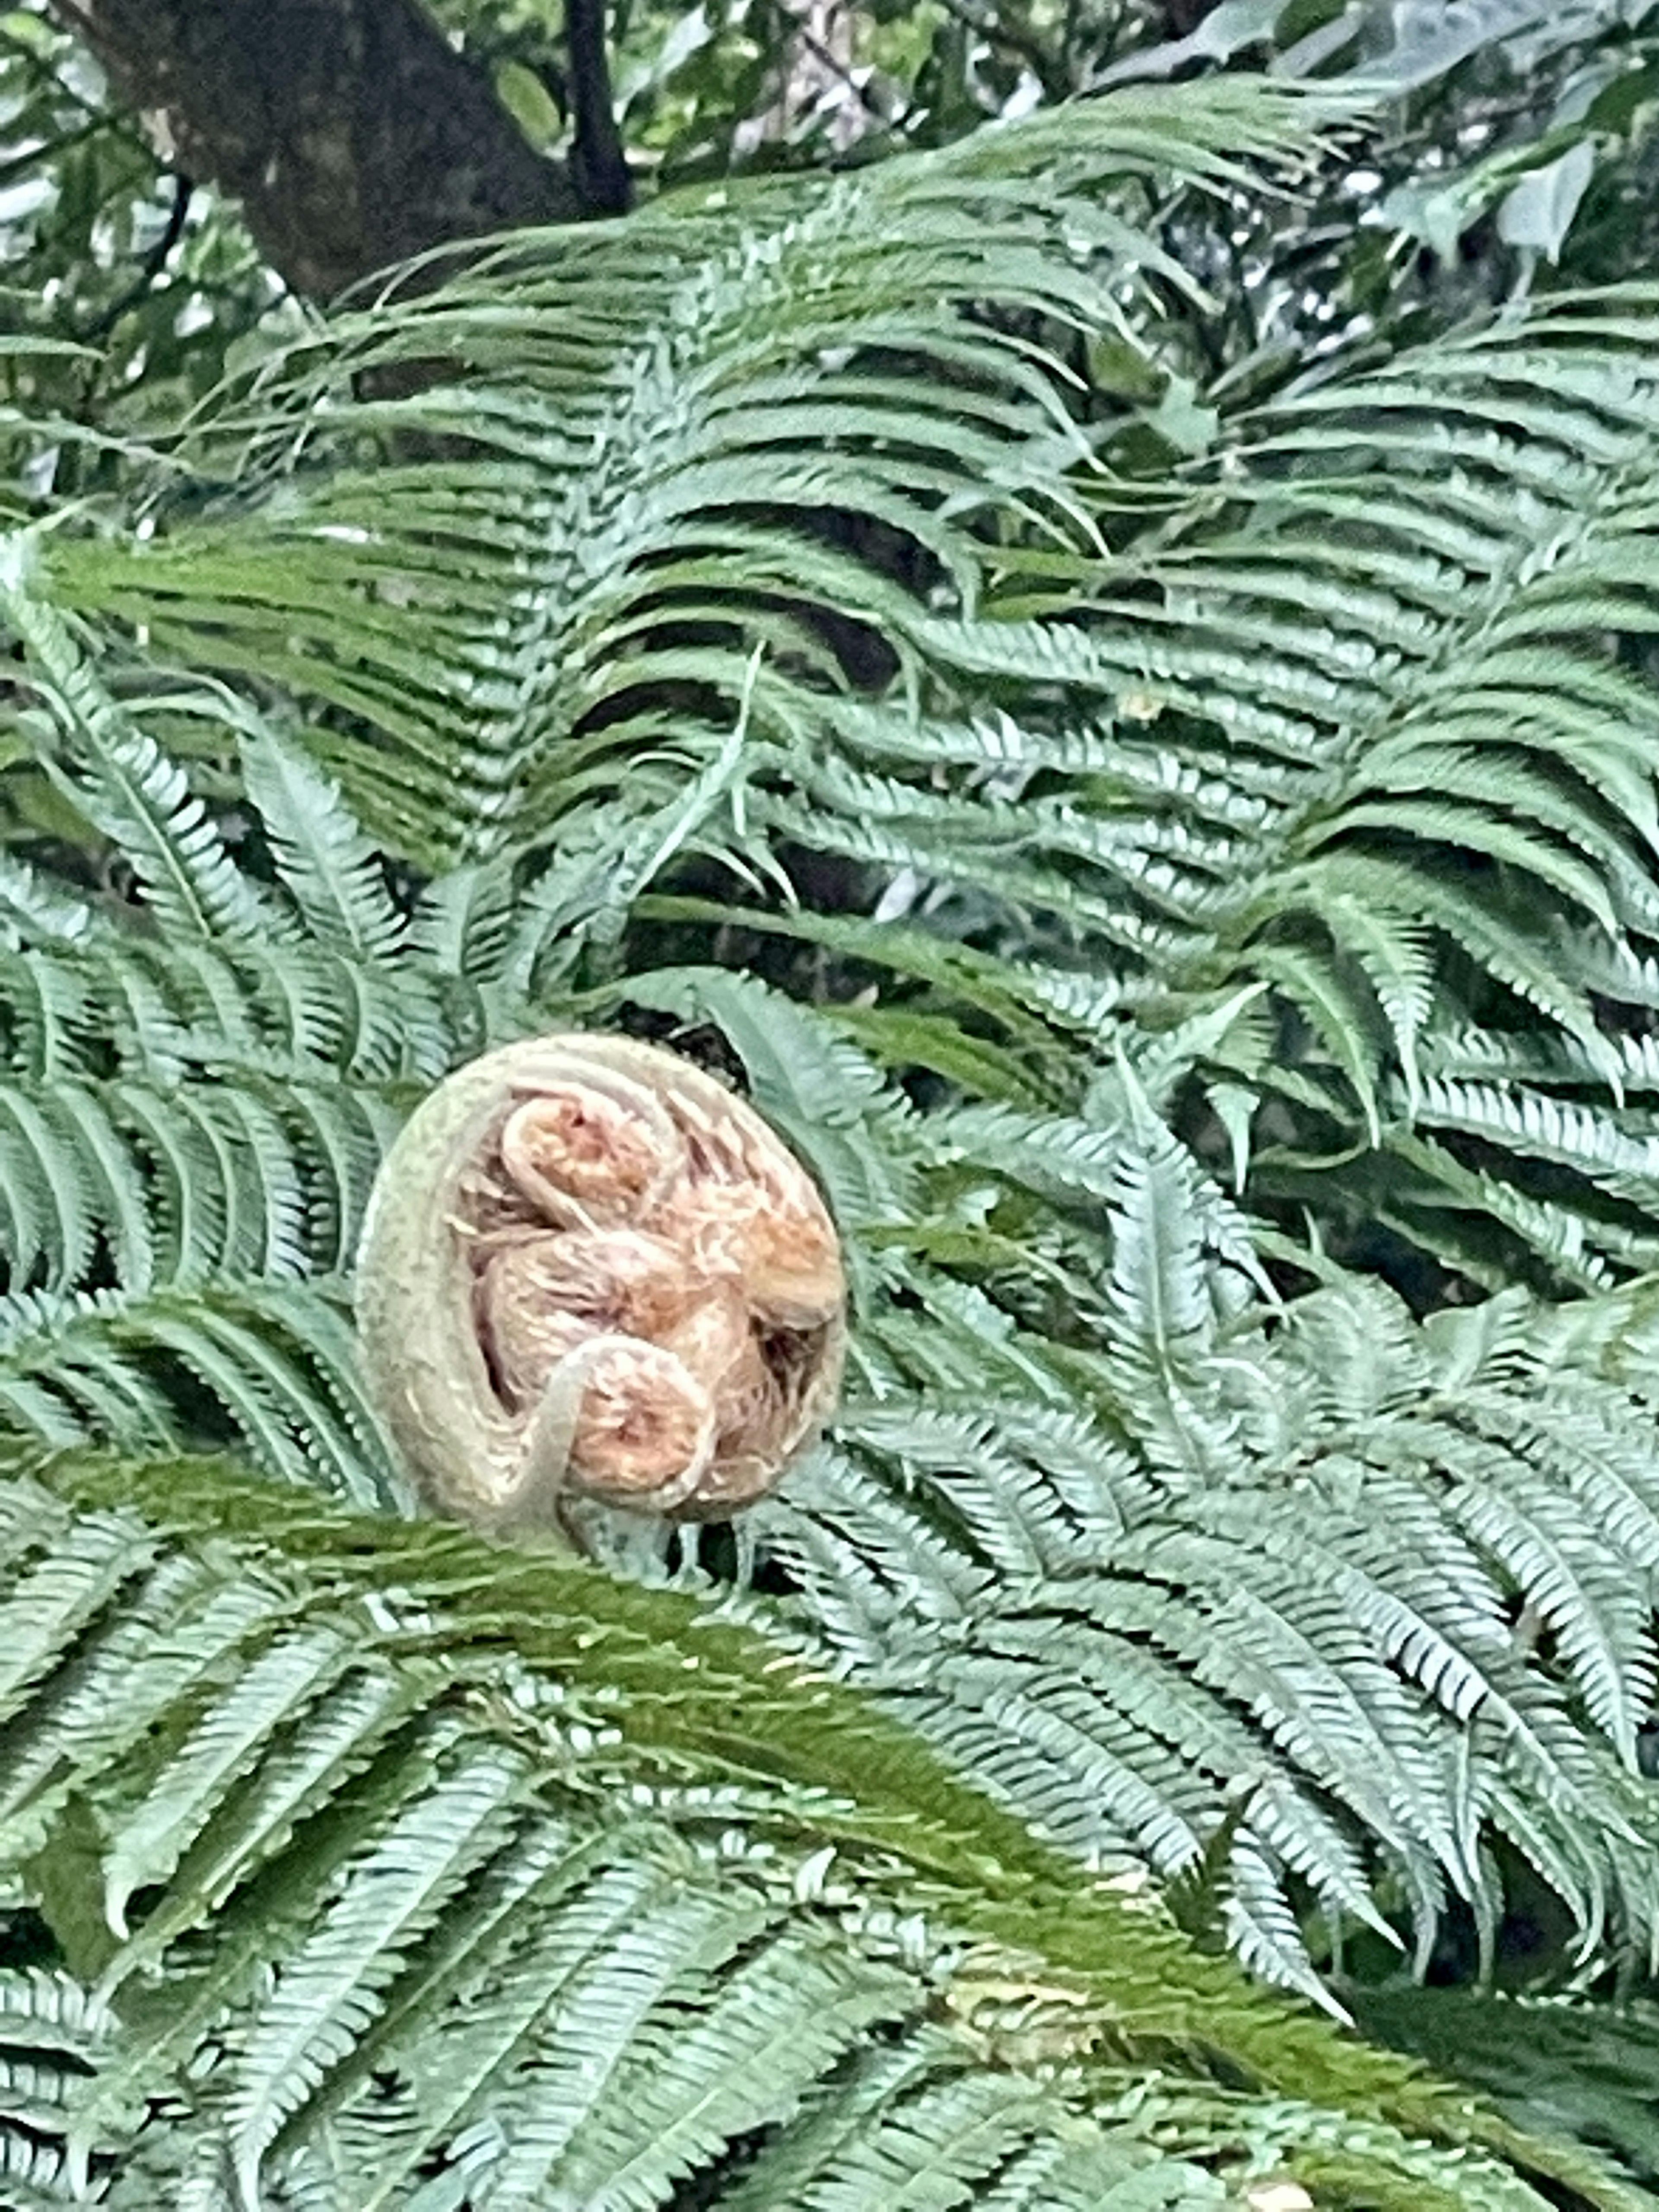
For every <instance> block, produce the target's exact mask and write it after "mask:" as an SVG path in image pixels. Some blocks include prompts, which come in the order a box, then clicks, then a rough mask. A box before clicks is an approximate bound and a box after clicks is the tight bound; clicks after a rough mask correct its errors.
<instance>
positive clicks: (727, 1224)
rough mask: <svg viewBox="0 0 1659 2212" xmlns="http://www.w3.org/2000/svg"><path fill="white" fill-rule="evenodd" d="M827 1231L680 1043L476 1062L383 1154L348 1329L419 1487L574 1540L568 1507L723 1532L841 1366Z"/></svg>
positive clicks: (781, 1165) (785, 1160)
mask: <svg viewBox="0 0 1659 2212" xmlns="http://www.w3.org/2000/svg"><path fill="white" fill-rule="evenodd" d="M844 1304H845V1286H844V1280H843V1276H842V1261H841V1252H840V1247H839V1243H838V1242H837V1239H836V1231H835V1229H834V1226H833V1225H832V1224H831V1222H830V1219H829V1214H828V1212H827V1211H826V1210H825V1207H824V1205H823V1200H822V1199H821V1198H820V1197H819V1195H818V1193H817V1189H816V1188H815V1187H814V1186H813V1184H812V1182H811V1179H810V1178H809V1177H808V1176H807V1175H806V1173H805V1170H804V1169H803V1168H802V1167H801V1166H800V1165H799V1163H798V1162H797V1161H796V1160H795V1158H793V1155H792V1154H791V1153H790V1152H787V1150H786V1149H785V1147H784V1146H783V1144H782V1142H781V1140H780V1139H779V1138H778V1137H776V1136H775V1134H774V1133H773V1132H772V1130H771V1129H770V1128H769V1127H768V1126H767V1125H766V1123H765V1122H764V1121H762V1120H761V1119H760V1117H759V1115H757V1114H756V1113H754V1112H753V1110H752V1109H750V1108H749V1107H748V1106H746V1105H745V1104H744V1103H743V1102H742V1101H741V1100H740V1099H738V1098H736V1097H732V1094H731V1093H730V1092H729V1091H726V1089H725V1088H724V1086H723V1085H720V1083H718V1082H716V1081H715V1080H714V1078H713V1077H711V1076H708V1075H706V1074H704V1073H702V1072H701V1071H700V1070H698V1069H696V1068H695V1067H693V1066H690V1065H689V1063H687V1062H686V1061H684V1060H681V1059H679V1058H678V1057H677V1056H676V1055H675V1054H671V1053H668V1052H664V1051H660V1050H658V1049H657V1048H654V1047H652V1046H647V1045H641V1044H636V1043H634V1042H631V1041H629V1040H627V1039H624V1038H618V1037H605V1036H582V1035H577V1034H574V1033H573V1034H569V1035H565V1036H548V1037H540V1038H536V1039H532V1040H530V1041H528V1042H524V1043H520V1044H513V1045H508V1046H506V1047H504V1048H502V1049H501V1050H499V1051H496V1052H492V1053H489V1054H485V1055H484V1056H483V1058H482V1059H480V1060H474V1061H472V1062H471V1064H470V1065H469V1066H465V1067H464V1068H462V1069H460V1070H459V1072H458V1073H455V1074H454V1075H453V1076H451V1077H450V1078H449V1079H448V1080H447V1082H445V1083H444V1084H442V1085H441V1086H440V1088H439V1089H438V1090H437V1091H435V1092H434V1093H433V1095H432V1097H429V1098H428V1099H427V1100H426V1102H425V1103H423V1104H422V1106H421V1108H420V1109H418V1111H417V1112H416V1114H415V1115H414V1117H413V1118H412V1120H411V1121H410V1123H409V1125H408V1127H406V1128H405V1129H404V1132H403V1133H402V1135H401V1136H400V1137H399V1138H398V1141H397V1143H396V1144H395V1145H394V1146H392V1151H391V1152H390V1153H389V1154H388V1155H387V1157H386V1162H385V1164H384V1165H383V1166H382V1168H381V1170H380V1176H379V1177H378V1179H377V1181H376V1183H375V1187H374V1196H373V1198H372V1200H371V1202H370V1206H369V1212H368V1221H367V1224H366V1226H365V1230H364V1235H363V1242H362V1255H361V1258H360V1264H359V1274H358V1291H357V1306H358V1321H359V1327H360V1332H361V1336H362V1348H363V1360H364V1367H365V1370H366V1374H367V1377H368V1385H369V1389H370V1391H371V1394H372V1395H373V1397H374V1401H375V1403H376V1405H377V1407H378V1408H379V1410H380V1414H381V1417H382V1419H384V1421H385V1422H386V1426H387V1428H388V1429H389V1431H391V1434H392V1437H393V1439H394V1441H395V1442H396V1443H397V1445H398V1449H399V1451H400V1452H401V1454H402V1455H403V1457H404V1460H405V1462H407V1464H408V1467H409V1469H410V1474H411V1475H412V1476H413V1478H414V1480H415V1481H416V1484H417V1486H419V1488H420V1490H421V1492H422V1494H423V1496H425V1497H426V1498H428V1500H429V1501H430V1502H431V1503H432V1504H435V1505H436V1506H437V1507H438V1508H439V1509H440V1510H442V1511H444V1512H447V1513H450V1514H453V1515H454V1516H457V1517H459V1518H460V1519H463V1520H465V1521H469V1522H471V1523H472V1524H473V1525H474V1526H476V1527H479V1528H488V1529H492V1530H495V1531H498V1532H503V1531H510V1530H513V1529H528V1528H551V1529H554V1530H558V1531H562V1533H563V1534H566V1535H567V1536H571V1537H574V1534H575V1531H574V1528H573V1527H572V1524H571V1522H570V1521H569V1519H568V1509H569V1505H570V1503H571V1501H572V1500H573V1499H575V1498H592V1499H595V1500H598V1501H599V1502H601V1503H603V1504H609V1505H613V1506H621V1507H623V1508H626V1509H629V1510H634V1511H643V1512H648V1513H657V1514H664V1515H669V1516H673V1517H675V1518H678V1519H686V1520H703V1519H717V1518H720V1517H722V1516H725V1515H726V1514H729V1513H732V1512H734V1511H737V1510H739V1509H741V1508H742V1507H743V1506H744V1505H747V1504H752V1503H753V1502H754V1500H756V1499H757V1498H761V1497H763V1496H764V1495H765V1494H766V1493H767V1492H769V1491H770V1490H771V1489H772V1488H774V1487H775V1485H776V1483H777V1481H778V1480H779V1479H780V1477H781V1474H782V1473H783V1471H784V1469H785V1468H787V1466H788V1465H789V1463H790V1462H792V1461H793V1459H794V1458H795V1457H796V1456H797V1455H799V1452H800V1451H801V1450H802V1449H804V1447H805V1445H806V1444H807V1443H809V1442H810V1441H811V1438H812V1437H814V1436H815V1435H816V1433H817V1430H818V1428H819V1427H820V1425H822V1423H823V1419H824V1418H825V1416H826V1414H827V1413H828V1411H829V1407H830V1404H831V1402H832V1401H833V1398H834V1395H835V1392H836V1386H837V1383H838V1382H839V1378H840V1370H841V1360H842V1340H843V1336H844V1319H843V1310H844Z"/></svg>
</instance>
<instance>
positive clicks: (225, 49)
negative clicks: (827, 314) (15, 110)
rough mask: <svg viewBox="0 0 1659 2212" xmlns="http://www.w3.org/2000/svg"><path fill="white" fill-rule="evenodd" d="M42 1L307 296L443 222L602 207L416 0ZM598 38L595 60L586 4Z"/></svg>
mask: <svg viewBox="0 0 1659 2212" xmlns="http://www.w3.org/2000/svg"><path fill="white" fill-rule="evenodd" d="M52 5H53V7H54V9H56V12H57V13H58V15H59V16H60V17H61V18H62V19H63V20H64V22H66V23H67V24H68V25H69V26H70V27H71V28H72V29H74V30H76V31H77V32H78V33H80V34H81V36H82V38H83V39H84V40H86V42H87V44H88V46H90V47H91V48H92V50H93V52H94V53H95V54H96V55H97V57H98V58H99V59H100V61H101V62H102V64H104V67H105V68H106V70H107V71H108V72H109V76H110V80H111V82H112V85H113V86H114V88H115V89H116V91H117V93H118V95H119V96H120V97H121V98H122V99H123V100H125V101H127V102H129V103H130V104H131V106H134V107H136V108H138V109H140V110H142V111H143V112H145V113H146V114H147V115H149V116H151V117H154V118H156V119H157V120H158V121H159V123H160V125H161V127H162V128H163V130H164V131H165V132H166V135H167V138H168V139H169V140H170V141H171V147H172V151H171V153H170V155H169V159H170V160H173V161H174V162H175V163H176V166H177V167H179V169H181V170H183V171H185V172H187V173H189V174H190V175H191V176H194V177H197V178H202V179H208V178H210V179H212V180H213V182H214V183H216V185H219V186H220V187H221V188H222V190H223V191H227V192H230V193H234V195H235V197H237V198H238V199H240V202H241V204H242V208H243V211H244V213H245V215H246V218H247V222H248V226H249V228H251V229H252V233H253V235H254V237H255V239H256V240H258V245H259V249H260V251H261V252H263V253H264V255H265V257H266V258H267V259H268V260H269V261H270V263H271V264H272V266H273V267H274V268H276V270H278V271H280V273H281V274H282V276H284V277H285V278H286V279H287V281H288V283H289V284H290V285H291V286H292V287H293V288H294V289H295V291H296V292H301V293H304V294H306V295H308V296H309V297H311V298H313V299H326V298H329V297H331V296H332V295H334V294H335V293H337V292H340V291H343V289H345V288H346V287H347V286H348V285H349V284H353V283H356V282H357V281H358V280H359V279H360V278H362V277H364V276H369V275H371V274H372V273H373V272H374V270H377V269H382V268H385V267H386V265H387V264H390V263H392V262H394V261H401V260H404V259H406V258H408V257H409V256H410V255H411V254H416V253H422V252H426V251H428V249H429V248H431V247H433V246H441V245H445V244H447V243H448V242H449V241H451V240H455V239H461V238H472V237H477V236H479V235H480V234H483V233H485V232H489V231H495V230H509V229H513V228H517V227H518V226H519V225H520V224H524V223H532V222H571V221H574V220H575V219H576V218H578V217H579V216H584V215H591V214H593V213H596V212H600V211H608V208H606V209H605V210H601V208H600V206H599V205H598V204H596V203H598V202H599V200H600V198H601V194H600V192H599V191H597V190H596V191H594V192H593V195H592V197H589V196H588V193H587V191H585V190H584V189H583V187H582V186H580V185H578V183H577V181H576V180H575V179H574V177H573V176H572V175H571V174H570V173H569V172H568V171H567V170H566V169H564V168H563V167H561V166H560V165H559V164H558V163H556V162H553V161H544V159H543V158H542V157H541V155H538V154H537V153H536V152H535V151H534V149H532V147H531V146H530V144H529V143H527V141H526V139H525V138H524V137H522V135H521V134H520V131H519V129H518V126H517V125H516V124H515V123H514V122H513V118H512V117H511V116H510V115H509V114H508V113H507V110H506V109H505V108H504V107H503V106H502V105H501V102H500V100H497V99H496V97H495V89H494V87H493V86H492V85H491V84H490V83H489V80H488V78H487V77H486V76H483V73H482V72H481V71H480V70H478V68H477V65H476V64H474V63H473V62H472V61H471V60H470V59H468V58H467V57H465V55H462V54H459V53H457V52H455V50H454V49H453V47H452V46H450V45H449V43H448V41H447V40H446V39H445V38H444V36H443V34H442V33H441V31H440V30H439V29H438V27H437V26H436V24H435V23H434V22H433V21H432V20H431V18H430V17H429V16H428V15H426V13H425V12H424V10H423V9H422V8H421V7H420V6H419V5H418V4H417V0H52ZM599 38H600V47H599V56H600V63H601V66H602V67H603V58H604V46H603V22H602V21H601V24H600V27H599ZM573 46H574V40H573ZM573 61H574V53H573ZM577 112H578V114H579V115H580V114H581V113H582V112H583V105H582V103H581V101H580V98H579V101H578V108H577ZM610 115H611V106H610V94H609V81H608V73H607V76H606V82H605V116H606V117H607V118H609V117H610ZM590 127H591V124H590ZM611 132H612V137H613V138H614V134H615V125H614V122H613V123H612V124H611ZM617 157H618V159H620V149H619V148H618V149H617ZM602 166H603V165H601V167H602ZM594 181H595V183H596V184H598V183H599V181H601V180H600V179H595V180H594Z"/></svg>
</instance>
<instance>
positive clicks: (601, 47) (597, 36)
mask: <svg viewBox="0 0 1659 2212" xmlns="http://www.w3.org/2000/svg"><path fill="white" fill-rule="evenodd" d="M564 26H565V44H566V47H567V49H568V56H569V62H570V108H571V114H572V117H573V118H574V145H573V148H572V155H573V159H572V161H571V165H570V166H571V168H572V171H573V173H574V176H575V179H576V181H577V183H578V184H579V185H580V188H581V190H582V191H583V193H584V194H585V196H586V199H587V201H588V204H589V205H590V206H591V207H592V210H593V211H594V213H595V214H596V215H599V214H602V215H623V214H625V213H626V212H627V210H629V208H630V207H632V206H633V204H634V179H633V178H632V176H630V174H629V168H628V157H627V155H625V154H624V153H623V143H622V133H621V132H620V131H618V130H617V106H616V101H615V99H614V98H613V96H612V94H611V58H610V55H609V53H608V52H607V51H606V47H605V0H565V9H564Z"/></svg>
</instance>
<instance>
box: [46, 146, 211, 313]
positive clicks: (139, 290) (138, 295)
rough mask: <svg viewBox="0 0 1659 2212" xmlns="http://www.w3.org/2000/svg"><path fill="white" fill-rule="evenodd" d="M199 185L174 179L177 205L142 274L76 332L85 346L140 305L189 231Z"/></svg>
mask: <svg viewBox="0 0 1659 2212" xmlns="http://www.w3.org/2000/svg"><path fill="white" fill-rule="evenodd" d="M195 190H196V187H195V185H194V184H193V183H192V182H191V179H189V178H188V177H185V176H177V177H175V178H174V179H173V206H172V208H171V209H170V210H169V211H168V214H167V228H165V229H164V230H163V231H162V233H161V236H160V237H159V238H158V239H157V240H156V241H155V245H154V246H151V248H150V249H149V252H148V253H147V254H146V255H145V256H144V258H143V261H142V262H141V263H140V264H139V265H138V274H137V276H136V277H135V278H134V280H133V282H132V283H131V284H130V285H129V286H128V287H127V289H126V290H125V292H123V293H121V294H119V295H118V297H117V298H115V299H113V300H112V301H110V303H109V305H108V307H106V308H105V309H104V311H103V313H101V314H100V315H99V316H98V317H96V318H95V319H94V321H93V322H91V323H89V324H88V325H87V327H86V329H85V330H83V331H77V332H76V337H78V338H79V339H80V341H81V343H82V345H100V344H101V343H102V342H103V341H104V339H106V337H108V336H109V334H110V332H111V331H112V330H113V329H114V328H115V325H117V323H118V322H119V321H120V319H121V318H122V316H123V315H125V314H126V313H129V312H130V311H131V309H132V308H134V307H137V306H138V305H139V304H140V302H141V301H143V299H144V297H145V295H147V294H148V292H149V289H150V287H151V286H152V285H153V284H154V283H155V282H156V280H157V279H158V277H159V276H161V271H162V270H164V269H165V268H166V267H167V260H168V257H169V256H170V255H171V253H172V252H173V247H174V246H177V244H178V243H179V240H180V239H181V238H182V237H183V236H184V234H185V221H186V219H187V217H188V216H189V214H190V203H191V196H192V195H193V193H194V192H195Z"/></svg>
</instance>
